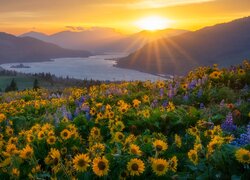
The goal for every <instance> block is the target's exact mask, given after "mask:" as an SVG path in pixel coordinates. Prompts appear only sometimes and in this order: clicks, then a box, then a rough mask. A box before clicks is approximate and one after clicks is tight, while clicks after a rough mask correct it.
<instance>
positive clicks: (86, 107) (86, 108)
mask: <svg viewBox="0 0 250 180" xmlns="http://www.w3.org/2000/svg"><path fill="white" fill-rule="evenodd" d="M81 110H82V111H85V112H89V110H90V108H89V106H88V105H87V104H84V105H82V106H81Z"/></svg>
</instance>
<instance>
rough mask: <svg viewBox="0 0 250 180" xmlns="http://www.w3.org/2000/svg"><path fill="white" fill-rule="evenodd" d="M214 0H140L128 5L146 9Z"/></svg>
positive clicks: (133, 7)
mask: <svg viewBox="0 0 250 180" xmlns="http://www.w3.org/2000/svg"><path fill="white" fill-rule="evenodd" d="M209 1H215V0H141V1H138V2H136V3H132V4H129V5H128V7H129V8H132V9H148V8H161V7H169V6H177V5H185V4H193V3H203V2H209Z"/></svg>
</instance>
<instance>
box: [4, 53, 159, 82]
mask: <svg viewBox="0 0 250 180" xmlns="http://www.w3.org/2000/svg"><path fill="white" fill-rule="evenodd" d="M123 56H125V54H107V55H97V56H90V57H87V58H60V59H54V60H53V61H46V62H35V63H22V64H24V65H26V66H29V67H30V68H11V66H12V65H18V64H20V63H11V64H2V65H1V67H3V68H4V69H7V70H15V71H17V72H23V73H42V72H44V73H51V74H54V75H56V76H58V77H67V76H68V77H71V78H76V79H88V80H90V79H93V80H104V81H105V80H109V81H120V80H126V81H134V80H152V81H155V80H159V79H163V78H162V77H160V76H155V75H151V74H148V73H142V72H139V71H135V70H129V69H121V68H116V67H114V65H115V64H116V61H115V60H107V59H114V58H119V57H123Z"/></svg>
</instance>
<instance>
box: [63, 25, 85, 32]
mask: <svg viewBox="0 0 250 180" xmlns="http://www.w3.org/2000/svg"><path fill="white" fill-rule="evenodd" d="M65 28H67V29H70V30H72V31H83V30H86V28H84V27H82V26H65Z"/></svg>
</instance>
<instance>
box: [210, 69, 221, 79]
mask: <svg viewBox="0 0 250 180" xmlns="http://www.w3.org/2000/svg"><path fill="white" fill-rule="evenodd" d="M221 74H222V72H219V71H214V72H212V73H211V74H210V75H209V77H210V78H211V79H219V78H220V76H221Z"/></svg>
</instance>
